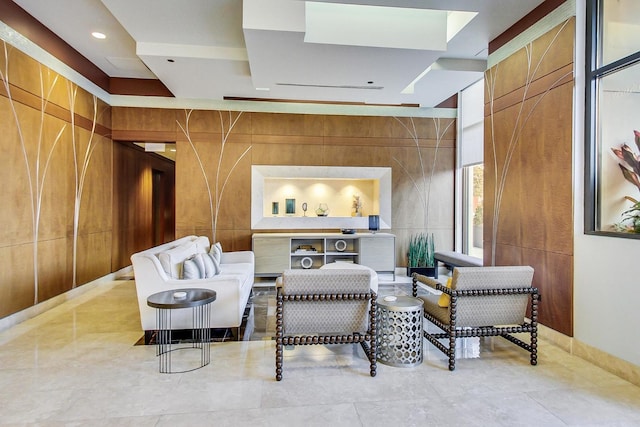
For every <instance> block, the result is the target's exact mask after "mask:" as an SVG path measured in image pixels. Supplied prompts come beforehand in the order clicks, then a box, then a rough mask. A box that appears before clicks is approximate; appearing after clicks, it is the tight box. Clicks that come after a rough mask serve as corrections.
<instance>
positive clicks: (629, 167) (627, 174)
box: [611, 130, 640, 233]
mask: <svg viewBox="0 0 640 427" xmlns="http://www.w3.org/2000/svg"><path fill="white" fill-rule="evenodd" d="M633 135H634V139H635V143H636V146H637V147H638V149H640V132H639V131H637V130H634V131H633ZM611 150H612V151H613V152H614V153H615V155H616V156H617V157H618V159H620V160H621V163H620V162H619V163H618V166H620V170H621V171H622V176H624V179H626V180H627V181H629V182H630V183H631V184H633V185H635V186H636V187H637V188H638V190H640V155H638V154H636V153H634V152H633V150H632V149H631V147H629V146H628V145H627V144H622V146H620V148H612V149H611ZM625 199H627V200H629V201H630V202H631V203H633V206H631V208H630V209H627V210H626V211H624V212H622V222H620V223H618V224H614V228H615V229H616V230H617V231H620V232H625V233H640V202H639V201H638V200H636V199H634V198H633V197H631V196H625Z"/></svg>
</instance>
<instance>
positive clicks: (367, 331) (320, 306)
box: [276, 269, 376, 381]
mask: <svg viewBox="0 0 640 427" xmlns="http://www.w3.org/2000/svg"><path fill="white" fill-rule="evenodd" d="M370 285H371V272H370V271H368V270H367V269H363V270H360V269H357V270H354V269H344V270H342V269H331V270H286V271H285V272H284V273H283V274H282V277H281V278H279V279H278V282H277V286H276V290H277V294H276V295H277V297H276V298H277V301H276V379H277V380H278V381H280V380H281V379H282V371H283V346H285V345H309V344H356V343H358V344H360V345H361V346H362V348H363V349H364V352H365V354H366V355H367V358H368V359H369V363H370V374H371V376H372V377H374V376H375V375H376V336H375V335H376V331H375V328H376V293H375V292H374V291H373V290H371V287H370Z"/></svg>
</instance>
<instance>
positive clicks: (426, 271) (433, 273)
mask: <svg viewBox="0 0 640 427" xmlns="http://www.w3.org/2000/svg"><path fill="white" fill-rule="evenodd" d="M413 273H418V274H421V275H423V276H429V277H433V278H434V279H437V278H438V267H407V276H409V277H411V275H412V274H413Z"/></svg>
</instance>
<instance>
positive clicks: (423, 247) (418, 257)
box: [407, 233, 438, 279]
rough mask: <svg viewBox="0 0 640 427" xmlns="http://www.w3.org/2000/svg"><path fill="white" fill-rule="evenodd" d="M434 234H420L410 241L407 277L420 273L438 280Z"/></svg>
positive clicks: (412, 237)
mask: <svg viewBox="0 0 640 427" xmlns="http://www.w3.org/2000/svg"><path fill="white" fill-rule="evenodd" d="M434 253H435V249H434V243H433V233H431V234H428V233H419V234H416V235H413V236H411V238H410V239H409V251H408V252H407V276H411V275H412V274H413V273H418V274H421V275H423V276H430V277H433V278H435V279H437V278H438V266H437V264H436V261H435V259H434Z"/></svg>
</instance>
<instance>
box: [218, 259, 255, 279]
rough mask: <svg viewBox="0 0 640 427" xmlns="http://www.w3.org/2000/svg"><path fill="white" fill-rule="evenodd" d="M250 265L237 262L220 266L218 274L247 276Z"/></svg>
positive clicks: (249, 271)
mask: <svg viewBox="0 0 640 427" xmlns="http://www.w3.org/2000/svg"><path fill="white" fill-rule="evenodd" d="M251 268H252V265H251V264H249V263H245V262H237V263H233V264H220V273H222V274H239V275H242V276H248V275H249V274H250V273H251Z"/></svg>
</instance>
